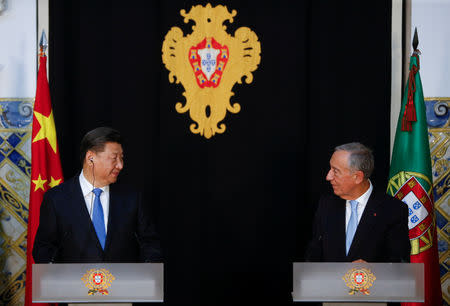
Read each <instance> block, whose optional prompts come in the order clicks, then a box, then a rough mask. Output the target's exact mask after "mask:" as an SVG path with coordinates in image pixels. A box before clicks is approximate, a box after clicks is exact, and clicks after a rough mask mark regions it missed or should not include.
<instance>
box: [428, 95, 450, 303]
mask: <svg viewBox="0 0 450 306" xmlns="http://www.w3.org/2000/svg"><path fill="white" fill-rule="evenodd" d="M425 105H426V109H427V123H428V133H429V140H430V150H431V164H432V166H433V196H434V207H435V214H436V229H437V233H438V252H439V264H440V276H441V284H442V296H443V299H444V305H449V304H450V295H449V288H450V287H449V286H450V283H449V282H450V273H449V254H450V253H449V250H448V243H449V229H450V227H449V216H450V208H449V202H450V188H449V187H450V150H449V146H450V126H449V123H450V120H449V118H450V98H426V99H425Z"/></svg>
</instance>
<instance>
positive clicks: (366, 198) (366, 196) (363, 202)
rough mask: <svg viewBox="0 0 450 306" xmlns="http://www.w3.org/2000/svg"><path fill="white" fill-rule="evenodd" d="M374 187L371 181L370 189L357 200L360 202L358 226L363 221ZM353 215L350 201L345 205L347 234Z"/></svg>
mask: <svg viewBox="0 0 450 306" xmlns="http://www.w3.org/2000/svg"><path fill="white" fill-rule="evenodd" d="M372 190H373V186H372V182H370V180H369V189H367V191H366V192H364V193H363V195H362V196H360V197H359V198H357V199H355V200H356V201H357V202H358V208H357V211H358V224H359V220H361V216H362V214H363V212H364V209H365V208H366V204H367V201H369V197H370V195H371V194H372ZM351 214H352V207H351V205H350V200H347V201H346V203H345V232H347V227H348V222H349V221H350V215H351Z"/></svg>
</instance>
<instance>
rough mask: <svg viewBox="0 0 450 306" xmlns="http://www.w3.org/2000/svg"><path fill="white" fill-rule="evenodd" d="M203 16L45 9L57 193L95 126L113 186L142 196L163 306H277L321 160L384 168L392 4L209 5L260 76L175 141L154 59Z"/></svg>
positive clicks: (283, 297) (176, 95) (382, 179)
mask: <svg viewBox="0 0 450 306" xmlns="http://www.w3.org/2000/svg"><path fill="white" fill-rule="evenodd" d="M206 3H208V2H205V1H198V2H193V1H177V0H173V1H79V0H76V1H75V0H65V1H57V0H50V28H51V31H50V38H49V42H50V46H49V48H50V50H49V61H50V68H49V72H50V86H51V94H52V102H53V108H54V114H55V121H56V128H57V133H58V141H59V146H60V151H61V160H62V164H63V169H64V175H65V177H66V178H68V177H70V176H73V175H76V173H77V172H78V171H79V169H80V163H79V156H78V155H79V153H78V152H79V142H80V140H81V137H82V136H83V134H84V133H85V132H87V131H88V130H90V129H92V128H94V127H97V126H100V125H109V126H113V127H115V128H117V129H119V130H120V131H121V132H122V133H123V134H124V135H125V137H126V139H127V143H126V146H125V155H126V157H125V158H126V165H125V170H124V171H123V173H122V174H121V178H120V181H121V182H123V183H128V184H134V185H136V186H137V187H138V188H140V189H142V190H145V191H146V192H148V193H149V198H150V199H151V200H150V201H149V205H151V206H152V208H153V211H154V215H155V216H156V218H157V220H158V224H159V230H160V233H161V237H162V241H163V246H164V251H165V254H166V261H165V263H166V264H165V281H166V284H165V290H166V291H165V303H164V304H167V305H237V304H244V305H263V304H265V305H267V304H268V305H276V306H279V305H289V304H291V303H292V302H291V297H290V292H291V280H292V274H291V262H292V261H300V260H301V259H302V256H303V252H304V249H305V246H306V243H307V241H308V239H309V237H310V234H311V219H312V216H313V214H314V210H315V207H316V201H317V199H318V196H319V194H320V193H325V192H330V189H329V187H328V184H327V182H326V181H325V175H326V172H327V170H328V161H329V157H330V155H331V153H332V150H333V148H334V146H336V145H339V144H342V143H346V142H351V141H360V142H363V143H365V144H366V145H368V146H369V147H371V148H372V149H374V153H375V159H376V160H375V163H376V169H375V173H374V175H373V179H372V181H373V183H374V185H375V186H376V187H377V188H381V189H384V188H385V185H386V181H387V174H388V167H389V118H390V102H389V100H390V71H391V70H390V69H391V68H390V67H391V66H390V50H391V46H390V35H391V34H390V32H391V12H390V10H391V1H376V2H372V3H371V5H370V6H367V5H366V4H365V3H364V2H362V1H317V0H305V1H284V0H281V1H269V2H267V1H265V2H264V1H251V2H250V1H248V2H246V1H222V2H218V1H210V3H211V4H212V5H213V6H215V5H217V4H223V5H226V6H227V7H228V9H229V10H232V9H235V10H236V11H237V15H236V16H235V18H234V22H233V23H231V24H229V23H227V24H226V25H227V31H228V32H229V33H230V34H234V31H235V30H236V29H237V28H239V27H242V26H246V27H249V28H251V29H252V30H253V31H254V32H255V33H256V34H257V35H258V37H259V40H260V42H261V49H262V52H261V63H260V65H259V68H258V69H257V70H256V71H255V72H254V73H253V75H254V80H253V82H252V83H251V84H245V83H244V84H242V85H235V87H234V88H233V91H234V93H235V96H234V97H233V98H232V100H233V101H236V102H238V103H240V105H241V111H240V112H239V113H238V114H227V116H226V118H225V120H224V122H225V123H226V125H227V131H226V132H225V133H224V134H219V135H216V136H214V137H213V138H211V139H209V140H206V139H205V138H203V137H201V136H199V135H194V134H192V133H191V132H190V131H189V125H190V123H191V119H190V118H189V116H188V114H178V113H177V112H176V111H175V104H176V103H177V102H179V101H184V97H183V96H182V92H183V91H184V90H183V88H182V86H181V85H180V84H178V85H176V84H172V83H169V81H168V71H167V70H166V69H165V67H164V65H163V64H162V60H161V47H162V42H163V40H164V36H165V34H166V33H167V32H168V31H169V30H170V28H171V27H172V26H178V27H180V28H182V29H183V32H184V34H185V35H187V34H188V33H190V32H191V27H192V25H193V23H192V22H190V23H188V24H185V23H184V22H183V17H182V16H181V15H180V14H179V12H180V10H181V9H185V10H186V11H189V9H190V8H191V6H192V5H196V4H203V5H205V4H206Z"/></svg>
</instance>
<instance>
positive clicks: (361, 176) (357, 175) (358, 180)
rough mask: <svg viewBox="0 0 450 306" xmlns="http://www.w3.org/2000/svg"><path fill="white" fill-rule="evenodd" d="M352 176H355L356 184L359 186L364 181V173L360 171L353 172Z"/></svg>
mask: <svg viewBox="0 0 450 306" xmlns="http://www.w3.org/2000/svg"><path fill="white" fill-rule="evenodd" d="M353 175H354V176H355V183H356V184H361V182H362V181H363V180H364V172H362V171H361V170H358V171H355V172H354V173H353Z"/></svg>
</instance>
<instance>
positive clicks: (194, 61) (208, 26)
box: [162, 3, 261, 138]
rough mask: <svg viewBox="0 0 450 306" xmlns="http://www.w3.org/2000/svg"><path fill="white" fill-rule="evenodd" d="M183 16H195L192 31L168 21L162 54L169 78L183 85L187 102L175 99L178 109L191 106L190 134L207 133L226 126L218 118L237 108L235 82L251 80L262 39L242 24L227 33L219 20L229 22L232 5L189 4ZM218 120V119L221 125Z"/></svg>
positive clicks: (209, 136)
mask: <svg viewBox="0 0 450 306" xmlns="http://www.w3.org/2000/svg"><path fill="white" fill-rule="evenodd" d="M180 14H181V15H182V16H183V17H184V22H185V23H188V22H189V20H193V21H194V22H195V25H193V26H192V30H193V32H192V33H191V34H188V35H186V36H184V34H183V31H182V30H181V29H180V28H178V27H172V28H171V29H170V31H169V32H168V33H167V35H166V37H165V39H164V42H163V45H162V60H163V63H164V65H165V66H166V68H167V70H169V71H170V73H169V81H170V82H171V83H173V82H176V83H180V82H181V84H182V85H183V87H184V89H185V92H184V93H183V95H184V96H185V98H186V103H185V104H184V105H183V104H182V103H180V102H178V103H177V104H176V105H175V109H176V110H177V112H178V113H185V112H187V111H189V114H190V117H191V119H192V120H193V121H194V122H195V123H192V124H191V126H190V130H191V132H192V133H194V134H200V135H202V136H204V137H206V138H211V137H212V136H214V135H215V134H216V133H223V132H225V129H226V126H225V124H224V123H220V122H221V121H222V120H223V119H224V118H225V115H226V113H227V111H229V112H231V113H238V112H239V111H240V110H241V106H240V105H239V103H233V104H231V103H230V98H231V96H233V95H234V93H233V92H232V91H231V90H232V88H233V86H234V84H235V83H238V84H242V77H244V76H245V82H246V83H247V84H250V83H251V82H252V81H253V75H252V72H253V71H255V70H256V69H257V68H258V64H259V63H260V61H261V56H260V52H261V45H260V43H259V41H258V37H257V36H256V34H255V33H254V32H253V31H252V30H250V29H249V28H246V27H241V28H239V29H237V30H236V31H235V32H234V37H233V36H231V35H230V34H228V33H227V32H226V31H225V30H226V26H225V25H223V23H224V22H225V21H226V20H228V21H229V22H230V23H232V22H233V17H234V16H236V10H233V11H232V12H231V13H230V12H229V11H228V9H227V7H226V6H223V5H218V6H216V7H211V4H209V3H208V4H207V5H206V6H205V7H203V6H201V5H197V6H193V7H192V8H191V10H190V11H189V13H186V11H185V10H181V11H180ZM219 123H220V125H219Z"/></svg>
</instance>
